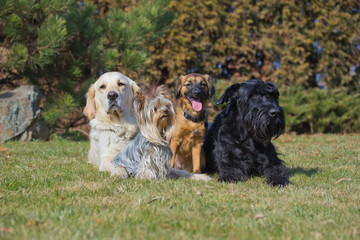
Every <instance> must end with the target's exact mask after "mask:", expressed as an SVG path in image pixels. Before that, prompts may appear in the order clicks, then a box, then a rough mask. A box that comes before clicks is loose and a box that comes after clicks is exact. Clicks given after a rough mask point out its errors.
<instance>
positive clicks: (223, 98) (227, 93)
mask: <svg viewBox="0 0 360 240" xmlns="http://www.w3.org/2000/svg"><path fill="white" fill-rule="evenodd" d="M239 88H240V84H239V83H237V84H233V85H231V86H230V87H228V88H227V89H226V90H225V92H224V94H223V95H222V96H221V97H220V98H219V99H218V100H217V101H216V104H217V105H218V104H223V103H224V102H226V103H227V102H229V100H230V99H231V98H232V97H233V96H234V95H236V92H237V91H238V90H239Z"/></svg>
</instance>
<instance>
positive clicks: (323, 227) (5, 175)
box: [0, 135, 360, 239]
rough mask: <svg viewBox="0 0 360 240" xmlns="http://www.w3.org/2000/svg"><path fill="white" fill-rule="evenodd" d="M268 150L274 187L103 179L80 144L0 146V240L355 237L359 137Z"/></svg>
mask: <svg viewBox="0 0 360 240" xmlns="http://www.w3.org/2000/svg"><path fill="white" fill-rule="evenodd" d="M274 143H275V146H276V147H277V149H278V151H279V152H280V153H281V156H280V157H281V158H282V159H283V160H284V161H285V162H286V163H287V166H288V167H289V168H290V169H291V173H292V174H291V178H290V181H291V183H292V184H291V185H289V186H287V187H283V188H278V187H270V186H268V185H267V184H265V183H263V181H264V178H262V177H256V178H252V179H250V180H249V181H247V182H244V183H237V184H224V183H218V182H217V181H215V180H212V181H210V182H196V181H191V180H184V179H180V180H168V179H165V180H159V181H148V180H135V179H133V178H131V179H127V180H120V179H113V178H110V177H109V174H107V173H101V172H98V171H97V170H96V169H95V168H94V167H93V166H92V165H88V164H87V163H86V160H87V151H88V148H89V142H87V141H71V140H56V141H50V142H26V143H20V142H8V143H5V144H2V145H1V147H0V151H1V152H0V168H1V170H0V206H1V208H0V239H360V178H359V176H360V174H359V171H360V135H309V136H308V135H301V136H295V135H284V136H281V137H280V138H279V139H277V140H276V141H275V142H274ZM4 148H6V149H8V150H9V151H10V152H9V153H8V152H7V151H5V149H4ZM8 154H10V155H8ZM214 177H216V176H214Z"/></svg>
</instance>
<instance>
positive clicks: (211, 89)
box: [205, 74, 215, 98]
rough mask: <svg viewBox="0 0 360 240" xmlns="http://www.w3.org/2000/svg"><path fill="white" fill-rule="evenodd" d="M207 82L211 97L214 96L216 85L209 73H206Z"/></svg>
mask: <svg viewBox="0 0 360 240" xmlns="http://www.w3.org/2000/svg"><path fill="white" fill-rule="evenodd" d="M205 78H206V81H207V84H208V88H209V98H211V97H213V96H214V94H215V87H214V85H213V83H212V78H211V77H210V76H209V75H207V74H206V75H205Z"/></svg>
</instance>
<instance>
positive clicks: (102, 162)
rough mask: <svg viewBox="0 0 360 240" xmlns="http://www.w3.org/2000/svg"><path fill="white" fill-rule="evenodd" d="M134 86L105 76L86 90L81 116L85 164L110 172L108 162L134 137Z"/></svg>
mask: <svg viewBox="0 0 360 240" xmlns="http://www.w3.org/2000/svg"><path fill="white" fill-rule="evenodd" d="M137 92H140V88H139V87H138V85H137V84H136V83H135V82H134V81H133V80H131V79H129V78H128V77H126V76H125V75H123V74H121V73H119V72H108V73H105V74H103V75H102V76H100V78H99V79H98V80H97V81H96V82H95V83H94V84H93V85H91V87H90V88H89V91H88V93H87V102H86V106H85V108H84V114H85V115H86V116H87V117H88V118H89V119H90V126H91V132H90V150H89V154H88V157H89V160H88V162H89V163H91V164H94V165H96V166H97V167H99V170H100V171H107V172H113V171H114V165H113V164H112V163H111V161H112V160H113V159H114V157H115V156H116V154H117V153H119V152H120V151H121V150H122V149H123V148H124V147H125V146H126V145H127V144H128V143H129V142H130V140H131V139H133V138H134V137H135V136H136V134H137V133H138V131H139V129H138V126H137V123H136V119H135V116H134V109H133V104H132V99H133V97H134V94H135V93H137Z"/></svg>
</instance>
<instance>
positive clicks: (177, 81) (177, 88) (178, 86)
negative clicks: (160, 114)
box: [175, 76, 184, 99]
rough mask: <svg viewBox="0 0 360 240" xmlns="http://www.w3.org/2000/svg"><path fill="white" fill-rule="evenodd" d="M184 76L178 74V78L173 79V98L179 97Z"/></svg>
mask: <svg viewBox="0 0 360 240" xmlns="http://www.w3.org/2000/svg"><path fill="white" fill-rule="evenodd" d="M183 77H184V76H180V77H178V78H176V79H175V99H178V98H179V97H180V91H181V85H182V84H181V82H182V78H183Z"/></svg>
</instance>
